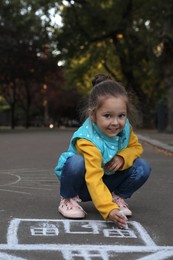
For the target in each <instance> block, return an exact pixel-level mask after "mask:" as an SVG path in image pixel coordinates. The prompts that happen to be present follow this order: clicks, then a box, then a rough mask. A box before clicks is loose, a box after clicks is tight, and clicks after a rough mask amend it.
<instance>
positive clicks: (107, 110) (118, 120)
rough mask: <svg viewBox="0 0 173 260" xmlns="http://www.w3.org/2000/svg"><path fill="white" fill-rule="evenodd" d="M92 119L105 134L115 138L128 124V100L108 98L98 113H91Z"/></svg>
mask: <svg viewBox="0 0 173 260" xmlns="http://www.w3.org/2000/svg"><path fill="white" fill-rule="evenodd" d="M90 117H91V119H92V120H93V121H94V122H95V123H96V124H97V126H98V128H99V129H100V130H101V131H102V132H103V133H104V134H106V135H107V136H109V137H114V136H116V135H118V134H119V133H120V132H121V131H122V130H123V128H124V126H125V123H126V119H127V105H126V100H125V99H124V97H113V96H110V97H106V98H105V100H104V101H103V103H102V106H101V107H99V108H98V109H97V111H96V112H94V111H92V112H90Z"/></svg>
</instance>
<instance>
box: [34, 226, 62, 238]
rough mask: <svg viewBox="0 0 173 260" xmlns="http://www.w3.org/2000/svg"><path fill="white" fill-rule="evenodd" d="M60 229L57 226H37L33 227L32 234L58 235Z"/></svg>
mask: <svg viewBox="0 0 173 260" xmlns="http://www.w3.org/2000/svg"><path fill="white" fill-rule="evenodd" d="M58 234H59V231H58V229H57V228H47V227H41V228H40V227H36V228H31V235H32V236H58Z"/></svg>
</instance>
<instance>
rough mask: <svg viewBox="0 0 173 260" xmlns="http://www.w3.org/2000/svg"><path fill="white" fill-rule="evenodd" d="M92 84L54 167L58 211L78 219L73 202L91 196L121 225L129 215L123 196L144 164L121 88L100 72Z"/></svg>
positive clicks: (139, 181)
mask: <svg viewBox="0 0 173 260" xmlns="http://www.w3.org/2000/svg"><path fill="white" fill-rule="evenodd" d="M92 84H93V89H92V90H91V92H90V96H89V104H88V114H89V116H88V118H87V119H86V121H85V122H84V123H83V125H82V126H81V127H80V128H79V129H78V130H77V131H76V132H75V133H74V134H73V136H72V139H71V142H70V146H69V149H68V151H67V152H65V153H63V154H62V155H61V156H60V158H59V161H58V164H57V166H56V167H55V173H56V175H57V176H58V177H59V179H60V183H61V185H60V194H61V201H60V205H59V208H58V210H59V212H60V213H61V214H62V215H63V216H64V217H66V218H73V219H78V218H84V217H85V214H86V212H85V211H84V210H83V208H82V207H81V206H80V205H79V204H78V202H80V201H90V200H92V201H93V203H94V205H95V207H96V208H97V210H98V211H99V212H100V214H101V215H102V217H103V218H104V219H105V220H111V221H113V222H115V223H116V224H117V225H118V227H120V228H123V227H125V225H126V222H127V217H128V216H129V217H130V216H132V212H131V210H130V209H129V208H128V205H127V204H126V202H125V201H124V200H125V199H127V198H130V197H131V196H132V194H133V193H134V192H135V191H136V190H137V189H139V188H140V187H141V186H142V185H143V184H144V183H145V181H146V180H147V179H148V177H149V174H150V167H149V165H148V164H147V162H146V161H145V160H144V159H141V158H140V156H141V154H142V152H143V149H142V146H141V144H140V143H139V142H138V138H137V136H136V135H135V134H134V132H133V129H132V126H131V125H130V123H129V120H128V115H129V112H130V104H129V99H128V96H127V92H126V90H125V88H124V87H123V86H122V85H120V84H119V83H117V82H115V81H113V80H112V79H111V78H109V77H107V76H105V75H103V74H98V75H96V76H95V78H94V79H93V81H92ZM124 215H125V216H124Z"/></svg>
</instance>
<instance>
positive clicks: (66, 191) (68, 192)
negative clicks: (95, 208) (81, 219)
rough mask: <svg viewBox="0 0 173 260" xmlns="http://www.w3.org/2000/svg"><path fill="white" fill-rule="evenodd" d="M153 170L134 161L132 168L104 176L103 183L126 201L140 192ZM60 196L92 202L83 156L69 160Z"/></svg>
mask: <svg viewBox="0 0 173 260" xmlns="http://www.w3.org/2000/svg"><path fill="white" fill-rule="evenodd" d="M150 172H151V168H150V166H149V165H148V163H147V162H146V161H145V160H144V159H141V158H138V159H136V160H135V161H134V163H133V165H132V167H130V168H128V169H126V170H124V171H117V172H115V173H114V174H112V175H104V176H103V182H104V183H105V185H106V186H107V187H108V189H109V190H110V192H113V191H114V193H115V194H116V195H118V196H120V197H122V198H124V199H126V198H130V197H131V196H132V194H133V193H134V192H135V191H136V190H138V189H139V188H140V187H141V186H142V185H143V184H144V183H145V182H146V180H147V179H148V177H149V175H150ZM60 182H61V185H60V194H61V196H62V197H64V198H73V197H75V196H77V195H78V196H79V197H80V199H81V200H82V201H91V196H90V194H89V192H88V189H87V186H86V182H85V162H84V158H83V156H81V155H73V156H72V157H70V158H68V159H67V161H66V163H65V165H64V168H63V171H62V175H61V179H60Z"/></svg>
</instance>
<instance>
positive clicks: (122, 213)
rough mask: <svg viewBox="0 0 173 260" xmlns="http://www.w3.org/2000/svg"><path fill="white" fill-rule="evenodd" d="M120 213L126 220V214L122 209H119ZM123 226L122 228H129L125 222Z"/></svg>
mask: <svg viewBox="0 0 173 260" xmlns="http://www.w3.org/2000/svg"><path fill="white" fill-rule="evenodd" d="M120 214H121V215H122V216H123V217H125V219H126V220H127V217H126V215H125V214H124V212H123V211H122V210H120ZM123 228H124V229H129V227H128V224H127V223H126V224H125V225H124V227H123Z"/></svg>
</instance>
